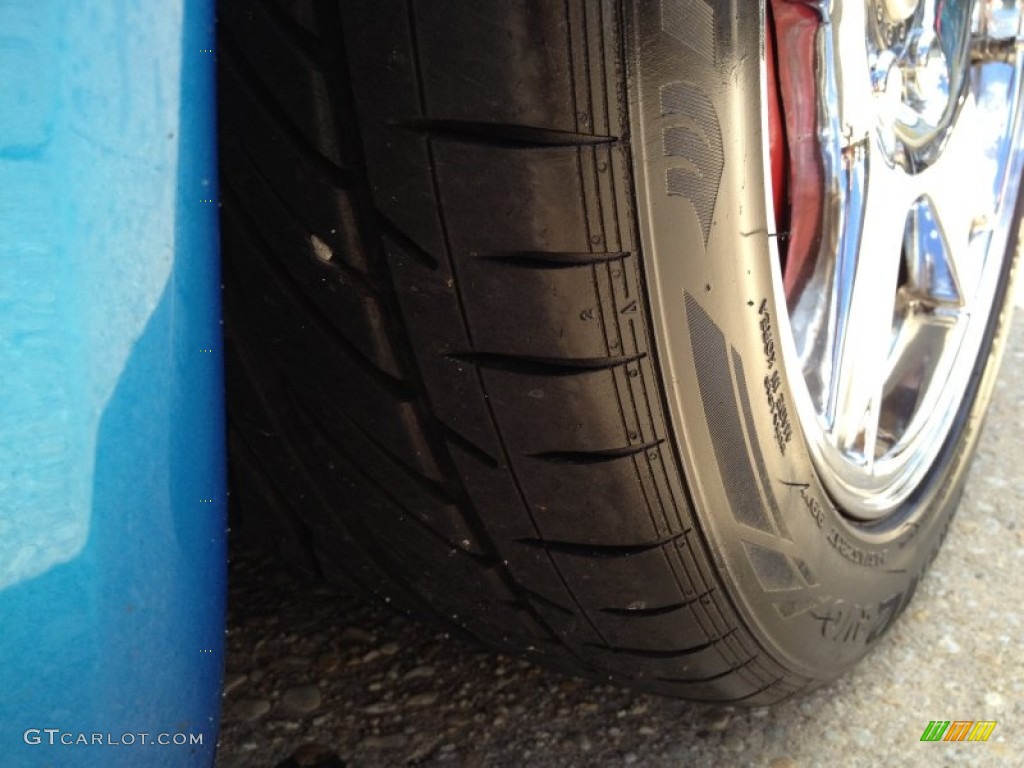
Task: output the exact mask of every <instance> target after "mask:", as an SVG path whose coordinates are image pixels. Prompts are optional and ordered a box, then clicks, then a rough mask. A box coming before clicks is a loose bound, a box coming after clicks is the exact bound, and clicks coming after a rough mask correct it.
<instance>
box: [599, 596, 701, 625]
mask: <svg viewBox="0 0 1024 768" xmlns="http://www.w3.org/2000/svg"><path fill="white" fill-rule="evenodd" d="M712 592H714V590H713V589H709V590H707V591H706V592H701V593H700V594H699V595H697V596H695V597H692V598H690V599H689V600H683V601H682V602H679V603H669V604H668V605H658V606H655V607H653V608H617V607H607V608H599V609H598V610H599V611H601V613H607V614H610V615H612V616H626V617H630V618H632V617H643V616H665V615H667V614H670V613H675V612H676V611H678V610H681V609H683V608H686V607H688V606H690V605H693V604H694V603H696V602H698V601H699V600H701V599H702V598H706V597H709V596H710V595H711V593H712Z"/></svg>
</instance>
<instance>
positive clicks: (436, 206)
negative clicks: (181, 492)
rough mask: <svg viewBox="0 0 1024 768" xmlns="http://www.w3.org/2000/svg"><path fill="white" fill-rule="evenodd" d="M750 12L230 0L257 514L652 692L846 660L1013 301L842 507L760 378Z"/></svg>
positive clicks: (891, 581)
mask: <svg viewBox="0 0 1024 768" xmlns="http://www.w3.org/2000/svg"><path fill="white" fill-rule="evenodd" d="M736 7H737V4H736V3H729V2H725V1H724V0H700V1H699V2H682V1H681V0H680V1H678V2H676V1H674V0H664V2H662V3H661V4H660V5H659V4H657V3H654V2H646V1H644V0H637V1H636V2H616V1H615V0H600V2H598V1H596V0H595V1H594V2H592V1H591V0H567V2H565V3H552V2H542V1H541V0H500V1H499V0H476V1H475V2H468V1H467V0H429V2H416V0H344V2H341V3H339V4H337V5H336V4H332V3H326V2H324V3H317V2H312V1H310V2H300V1H299V0H296V1H295V2H261V3H248V2H243V1H242V0H237V1H234V2H230V1H227V2H224V3H223V8H222V18H221V27H220V29H221V35H220V54H219V61H220V71H221V83H220V86H221V104H222V107H221V153H222V174H223V179H222V187H223V224H224V232H223V240H224V270H225V274H224V283H225V296H224V301H225V311H226V331H227V337H228V346H227V361H228V363H227V364H228V385H229V411H230V419H231V424H230V426H231V429H230V436H231V439H230V446H231V452H232V457H231V458H232V471H233V477H234V485H233V487H234V489H235V492H234V497H233V500H234V501H235V502H236V504H237V506H238V507H239V508H240V509H241V511H242V515H243V525H245V526H248V527H250V528H251V529H253V530H255V531H257V532H258V533H260V534H261V535H263V536H265V537H266V539H267V541H268V542H269V543H270V544H271V545H272V546H274V547H276V548H277V549H278V550H279V551H280V552H281V554H282V555H283V556H284V557H285V558H286V559H287V560H289V561H291V562H292V563H294V564H296V565H298V566H300V567H303V568H305V569H306V570H308V571H310V572H313V573H322V574H326V575H328V576H332V577H333V576H338V577H341V578H343V579H345V580H347V581H348V582H350V583H352V584H354V585H357V586H359V587H361V588H362V589H363V590H364V591H366V592H368V593H372V594H374V595H377V596H379V597H381V598H383V599H384V600H387V601H389V602H392V603H393V604H394V605H396V606H398V607H400V608H402V609H406V610H410V611H414V612H417V613H421V614H429V615H433V616H436V617H438V618H440V619H442V620H444V621H447V622H449V623H450V624H451V625H453V626H455V627H457V628H458V629H459V630H460V631H461V632H463V633H464V634H467V635H471V636H472V637H474V638H478V639H479V640H481V641H483V642H485V643H487V644H489V645H490V646H492V647H495V648H498V649H501V650H504V651H511V652H520V653H525V654H528V655H529V656H531V657H535V658H537V659H541V660H544V661H546V662H550V663H554V664H556V665H558V666H560V667H561V668H563V669H565V670H567V671H570V672H573V673H579V674H583V675H587V676H590V677H594V678H600V679H614V680H616V681H620V682H626V683H630V684H633V685H636V686H638V687H640V688H643V689H645V690H649V691H655V692H659V693H663V694H667V695H671V696H679V697H685V698H691V699H701V700H713V701H719V702H728V703H739V702H741V703H744V704H750V705H762V704H768V703H771V702H776V701H779V700H781V699H784V698H787V697H789V696H791V695H793V694H795V693H798V692H801V691H805V690H807V689H809V688H811V687H813V686H815V685H818V684H820V683H822V682H824V681H827V680H830V679H832V678H834V677H836V676H837V675H839V674H841V673H842V672H843V671H844V670H845V669H847V668H848V667H849V666H850V665H851V664H853V663H854V662H856V661H857V660H858V659H860V658H861V657H862V656H864V654H865V653H866V652H867V651H868V650H869V649H870V648H871V647H872V645H873V644H874V643H875V642H876V641H877V640H878V639H879V637H880V636H881V635H882V634H883V633H884V632H885V631H886V630H887V629H888V628H889V627H890V625H891V623H892V621H893V619H894V618H895V617H896V616H897V615H898V614H899V613H900V612H901V611H902V610H903V609H904V608H905V607H906V605H907V603H908V601H909V600H910V598H911V596H912V594H913V592H914V588H915V586H916V585H917V583H918V581H919V579H920V577H921V575H922V573H923V571H924V570H925V569H926V567H927V565H928V563H929V562H930V561H931V559H932V558H933V556H934V554H935V553H936V551H937V548H938V547H939V545H940V543H941V540H942V538H943V534H944V532H945V530H946V528H947V526H948V523H949V520H950V516H951V514H952V512H953V509H954V507H955V505H956V502H957V500H958V497H959V495H960V492H961V489H962V486H963V481H964V475H965V471H966V468H967V464H968V461H969V458H970V456H971V453H972V451H973V448H974V445H975V443H976V440H977V435H978V431H979V428H980V419H981V416H982V414H983V411H984V406H985V403H986V402H987V399H988V394H989V390H990V388H991V385H992V380H993V377H994V372H995V367H996V359H997V357H998V350H999V348H1000V346H1001V344H1000V339H1001V337H1002V335H1003V334H1002V331H1001V329H1002V327H1003V324H1004V323H1005V319H1006V318H1005V315H1006V312H1008V311H1009V310H1008V309H1004V310H1003V311H1001V312H997V313H996V315H997V317H996V319H995V320H994V321H993V323H992V326H991V328H990V331H989V338H988V341H987V344H986V347H985V348H986V350H991V354H986V355H983V359H982V360H980V361H979V363H978V365H977V368H976V372H975V376H974V379H973V382H972V385H971V387H970V391H969V396H968V397H967V398H966V399H965V402H964V406H963V408H962V412H961V416H960V420H959V423H958V426H957V428H956V430H955V435H954V437H955V439H952V440H950V442H949V444H948V445H947V446H946V448H945V449H944V451H943V453H942V454H941V455H940V457H939V459H938V461H937V462H936V465H935V468H934V469H933V471H932V472H931V474H930V475H929V477H928V479H927V481H926V482H925V483H923V484H922V486H921V487H920V488H919V489H918V490H917V492H915V494H914V495H913V496H912V497H911V499H910V500H909V501H907V502H906V503H905V504H904V507H903V508H902V509H901V510H899V511H898V513H896V514H894V515H890V516H889V517H887V518H886V519H885V520H884V521H882V522H879V523H877V524H872V525H867V524H856V523H854V522H851V520H850V519H849V518H848V517H847V516H845V515H843V514H842V513H841V511H840V510H837V508H836V507H835V505H834V504H833V503H832V502H831V501H830V498H829V496H828V494H826V493H825V491H824V490H823V487H822V484H821V482H820V480H819V478H818V475H817V473H816V471H815V468H814V465H813V464H812V462H811V461H810V459H809V457H808V453H807V450H806V449H805V447H804V445H803V444H802V436H801V433H800V430H799V429H791V430H787V429H784V428H783V429H782V430H777V429H776V428H775V427H776V426H778V424H779V419H780V414H779V413H778V408H777V407H776V409H775V412H774V414H773V409H772V408H771V404H770V402H769V400H770V399H771V398H766V397H765V393H764V389H763V380H765V378H766V373H767V371H768V369H769V367H771V366H772V363H771V362H770V361H768V360H766V351H768V350H767V345H768V341H769V338H770V336H771V334H772V333H774V332H775V331H774V330H773V329H774V325H773V322H774V321H773V319H772V318H774V317H776V316H777V312H778V311H777V309H776V307H775V302H774V299H773V295H774V294H773V289H772V275H771V269H770V266H771V265H770V260H769V258H768V246H767V242H768V241H767V236H766V232H767V231H768V228H767V226H766V224H765V221H766V213H765V203H764V195H763V190H764V185H765V180H764V176H763V168H762V164H761V162H760V161H759V160H751V159H750V158H749V157H747V153H753V157H755V158H757V157H759V153H760V151H761V150H760V146H761V141H762V139H761V134H760V132H761V126H760V117H759V107H758V99H759V90H758V85H757V84H758V82H759V81H758V76H759V75H758V70H757V67H758V66H759V64H758V62H759V61H760V58H759V50H760V45H761V32H762V29H763V26H762V24H761V21H760V15H759V13H757V12H750V13H749V17H747V14H748V12H747V11H741V12H739V13H740V17H739V18H737V17H735V15H734V12H733V11H732V10H730V9H735V8H736ZM743 7H744V8H745V7H746V6H743ZM755 11H756V6H755ZM669 132H675V134H676V140H677V142H678V144H677V146H676V149H675V150H674V151H668V150H667V149H666V148H665V147H666V144H665V142H667V141H668V140H669V136H668V134H669ZM680 167H682V168H683V169H684V172H680V171H678V170H677V169H678V168H680ZM694 168H696V169H697V170H698V171H699V173H696V174H695V173H692V170H693V169H694ZM674 169H676V170H674ZM686 169H690V171H691V172H689V173H686V172H685V170H686ZM1008 261H1009V260H1008ZM1008 268H1009V267H1008ZM1004 282H1006V281H1004ZM1002 303H1003V304H1006V306H1008V304H1007V303H1006V302H1005V301H1003V302H1002ZM783 373H785V372H784V371H783ZM781 386H782V389H781V392H782V393H783V396H787V393H788V391H789V390H788V382H787V380H786V377H785V376H783V379H782V385H781ZM773 416H774V419H775V423H774V424H773ZM784 426H785V425H783V427H784ZM791 426H795V425H791Z"/></svg>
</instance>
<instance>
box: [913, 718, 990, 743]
mask: <svg viewBox="0 0 1024 768" xmlns="http://www.w3.org/2000/svg"><path fill="white" fill-rule="evenodd" d="M995 727H996V721H995V720H953V721H952V722H951V721H949V720H930V721H929V722H928V727H927V728H925V729H924V733H922V734H921V741H988V737H989V736H991V735H992V731H993V730H995Z"/></svg>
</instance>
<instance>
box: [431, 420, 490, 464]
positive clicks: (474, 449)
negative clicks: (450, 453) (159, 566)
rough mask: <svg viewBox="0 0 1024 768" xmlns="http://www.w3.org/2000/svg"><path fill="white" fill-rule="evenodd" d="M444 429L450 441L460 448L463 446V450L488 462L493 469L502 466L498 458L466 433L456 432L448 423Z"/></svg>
mask: <svg viewBox="0 0 1024 768" xmlns="http://www.w3.org/2000/svg"><path fill="white" fill-rule="evenodd" d="M443 430H444V434H445V437H446V438H447V440H448V442H450V443H453V444H454V445H457V446H458V447H459V448H461V449H462V450H463V451H465V452H466V453H468V454H469V455H470V456H472V457H473V458H475V459H476V460H477V461H479V462H481V463H483V464H486V465H487V466H488V467H490V468H491V469H500V468H501V463H500V462H499V461H498V460H497V459H496V458H494V457H493V456H492V455H491V454H489V453H488V452H487V451H485V450H484V449H483V448H481V447H480V446H478V445H477V444H476V443H474V442H473V441H471V440H470V439H469V438H468V437H466V436H465V435H463V434H461V433H459V432H456V431H455V430H454V429H452V428H451V427H449V426H448V425H445V426H444V427H443Z"/></svg>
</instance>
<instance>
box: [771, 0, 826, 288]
mask: <svg viewBox="0 0 1024 768" xmlns="http://www.w3.org/2000/svg"><path fill="white" fill-rule="evenodd" d="M767 23H768V30H767V34H766V36H765V39H766V46H765V55H766V57H767V59H768V61H767V68H768V142H769V150H770V153H771V168H772V185H773V187H772V194H773V197H774V200H775V225H776V231H778V232H787V233H788V237H787V238H786V240H785V241H784V244H783V243H780V247H779V251H780V253H782V254H784V256H783V264H782V267H783V281H784V285H785V290H786V295H787V296H791V295H793V293H794V291H799V289H800V288H801V287H802V286H803V284H804V283H805V282H806V281H807V279H808V277H810V274H811V272H812V271H813V269H814V262H815V254H816V252H817V248H818V233H819V231H820V226H821V213H822V205H823V202H822V183H823V178H824V174H823V170H822V165H821V162H822V161H821V152H820V149H819V146H818V112H817V88H816V85H815V83H816V66H815V61H816V53H815V39H816V36H817V32H818V27H819V26H820V24H821V17H820V16H819V15H818V12H817V11H816V10H815V9H814V7H813V6H812V5H811V4H810V3H808V2H804V1H803V0H771V3H770V8H769V13H768V22H767ZM784 246H785V247H784Z"/></svg>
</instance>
